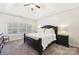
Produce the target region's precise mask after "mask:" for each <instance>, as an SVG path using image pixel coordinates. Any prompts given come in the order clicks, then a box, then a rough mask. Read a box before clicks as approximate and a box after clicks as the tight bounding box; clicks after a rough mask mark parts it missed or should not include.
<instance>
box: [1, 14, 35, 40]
mask: <svg viewBox="0 0 79 59" xmlns="http://www.w3.org/2000/svg"><path fill="white" fill-rule="evenodd" d="M9 22H17V23H24V24H32V32H34V31H35V28H36V25H35V24H36V21H34V20H31V19H28V18H23V17H19V16H15V15H9V14H4V13H0V32H3V33H4V34H6V35H9V38H10V41H12V40H16V39H21V38H23V34H8V28H7V24H8V23H9Z"/></svg>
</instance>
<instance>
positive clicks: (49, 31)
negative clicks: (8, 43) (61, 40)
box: [45, 28, 55, 34]
mask: <svg viewBox="0 0 79 59" xmlns="http://www.w3.org/2000/svg"><path fill="white" fill-rule="evenodd" d="M47 33H51V34H55V31H54V29H52V28H50V29H46V30H45V34H47Z"/></svg>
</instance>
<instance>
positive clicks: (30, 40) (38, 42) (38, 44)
mask: <svg viewBox="0 0 79 59" xmlns="http://www.w3.org/2000/svg"><path fill="white" fill-rule="evenodd" d="M24 43H27V44H28V45H30V46H31V47H32V48H33V49H35V50H36V51H37V52H38V53H39V54H42V51H43V50H42V49H43V47H42V45H41V43H42V39H41V38H39V40H35V39H33V38H30V37H28V36H26V35H25V34H24Z"/></svg>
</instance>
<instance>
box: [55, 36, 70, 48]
mask: <svg viewBox="0 0 79 59" xmlns="http://www.w3.org/2000/svg"><path fill="white" fill-rule="evenodd" d="M56 43H57V44H59V45H63V46H66V47H68V46H69V36H68V35H57V41H56Z"/></svg>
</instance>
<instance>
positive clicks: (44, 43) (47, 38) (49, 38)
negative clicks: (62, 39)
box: [26, 33, 56, 50]
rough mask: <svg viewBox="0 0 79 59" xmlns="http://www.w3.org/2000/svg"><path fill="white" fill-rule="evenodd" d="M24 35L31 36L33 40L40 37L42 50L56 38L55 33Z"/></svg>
mask: <svg viewBox="0 0 79 59" xmlns="http://www.w3.org/2000/svg"><path fill="white" fill-rule="evenodd" d="M26 36H28V37H31V38H33V39H35V40H39V38H42V47H43V50H45V49H46V47H47V46H48V45H49V44H50V43H51V42H53V41H55V40H56V35H55V34H52V33H48V34H45V33H28V34H26Z"/></svg>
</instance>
